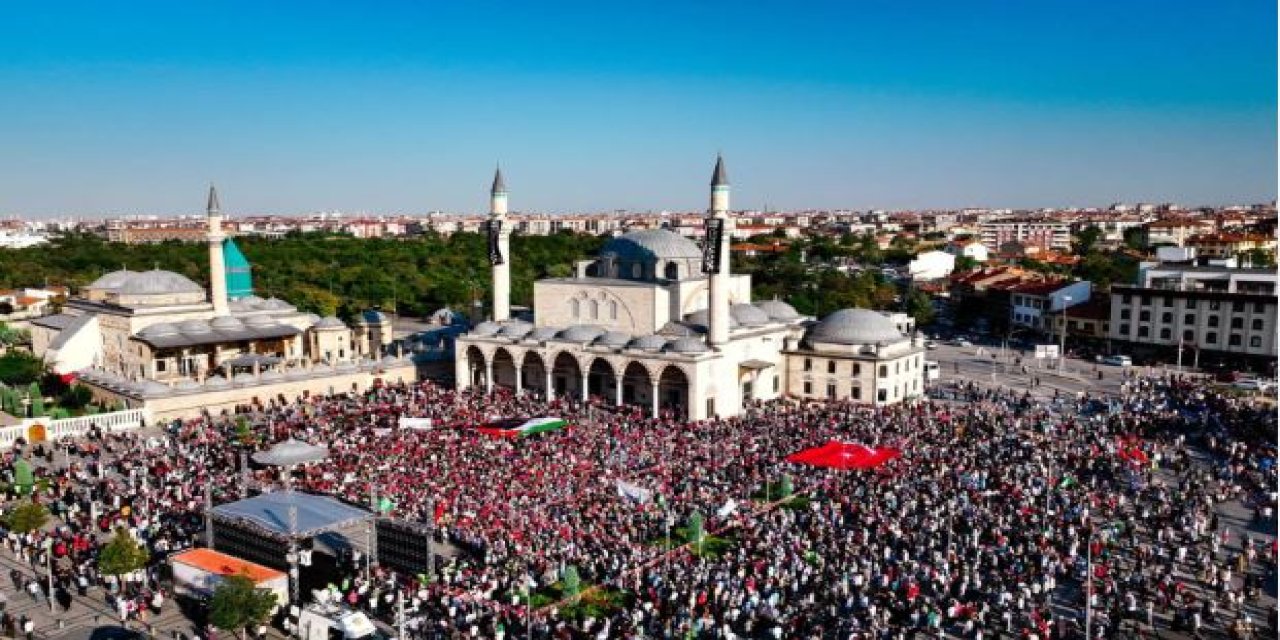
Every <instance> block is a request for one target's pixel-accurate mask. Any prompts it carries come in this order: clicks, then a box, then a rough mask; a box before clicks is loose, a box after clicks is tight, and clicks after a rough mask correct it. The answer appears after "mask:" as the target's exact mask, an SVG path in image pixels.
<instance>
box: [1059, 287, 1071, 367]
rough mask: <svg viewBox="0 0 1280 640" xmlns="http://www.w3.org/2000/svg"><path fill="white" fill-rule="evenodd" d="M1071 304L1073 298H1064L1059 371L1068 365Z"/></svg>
mask: <svg viewBox="0 0 1280 640" xmlns="http://www.w3.org/2000/svg"><path fill="white" fill-rule="evenodd" d="M1070 304H1071V296H1062V335H1060V336H1059V337H1058V371H1059V372H1061V371H1063V370H1064V369H1063V366H1064V365H1066V363H1067V307H1068V306H1070Z"/></svg>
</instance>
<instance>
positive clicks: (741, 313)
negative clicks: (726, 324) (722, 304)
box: [729, 304, 769, 327]
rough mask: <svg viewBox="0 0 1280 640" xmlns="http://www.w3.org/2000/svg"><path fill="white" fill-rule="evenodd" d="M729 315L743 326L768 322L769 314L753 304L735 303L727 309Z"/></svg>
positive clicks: (760, 324)
mask: <svg viewBox="0 0 1280 640" xmlns="http://www.w3.org/2000/svg"><path fill="white" fill-rule="evenodd" d="M729 315H730V317H732V318H733V319H734V320H737V321H738V324H740V325H742V326H744V327H759V326H762V325H766V324H769V314H768V313H765V311H764V310H763V309H760V308H759V307H757V306H755V305H750V304H735V305H733V307H732V308H730V309H729Z"/></svg>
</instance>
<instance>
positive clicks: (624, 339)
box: [594, 331, 631, 347]
mask: <svg viewBox="0 0 1280 640" xmlns="http://www.w3.org/2000/svg"><path fill="white" fill-rule="evenodd" d="M628 342H631V334H629V333H624V332H622V331H606V332H605V333H604V335H602V336H600V337H599V338H596V341H595V343H594V344H598V345H600V346H603V347H622V346H625V345H626V344H627V343H628Z"/></svg>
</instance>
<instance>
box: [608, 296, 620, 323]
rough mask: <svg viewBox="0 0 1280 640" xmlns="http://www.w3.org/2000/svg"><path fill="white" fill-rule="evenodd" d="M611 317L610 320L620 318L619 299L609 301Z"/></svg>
mask: <svg viewBox="0 0 1280 640" xmlns="http://www.w3.org/2000/svg"><path fill="white" fill-rule="evenodd" d="M609 319H610V320H617V319H618V303H617V301H614V300H610V301H609Z"/></svg>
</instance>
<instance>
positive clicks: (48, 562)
mask: <svg viewBox="0 0 1280 640" xmlns="http://www.w3.org/2000/svg"><path fill="white" fill-rule="evenodd" d="M44 571H45V574H46V575H48V577H49V593H48V594H47V595H46V596H45V600H48V601H49V613H53V541H52V540H51V541H49V545H48V547H46V548H45V550H44Z"/></svg>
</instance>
